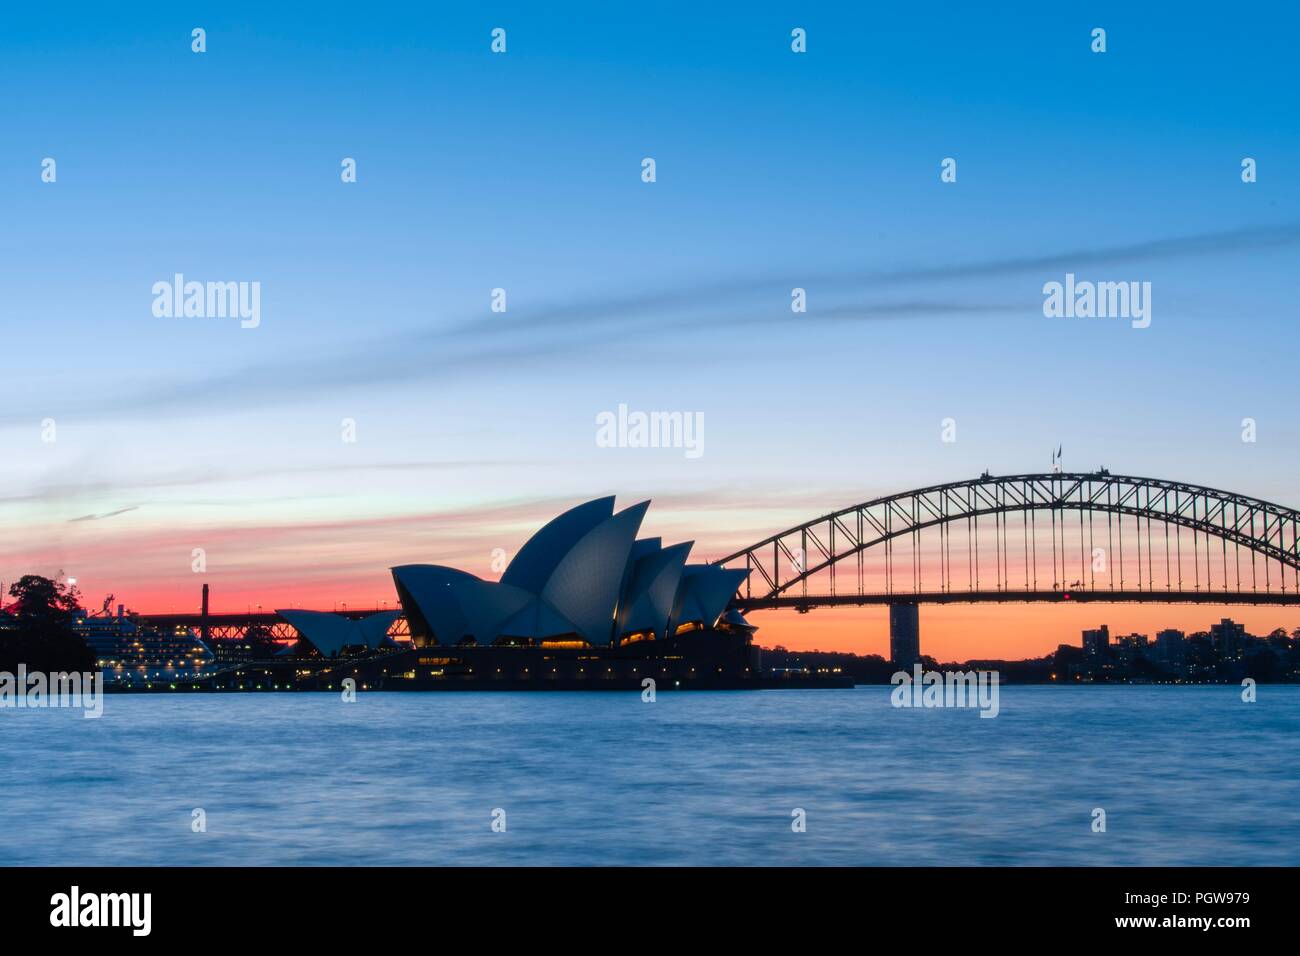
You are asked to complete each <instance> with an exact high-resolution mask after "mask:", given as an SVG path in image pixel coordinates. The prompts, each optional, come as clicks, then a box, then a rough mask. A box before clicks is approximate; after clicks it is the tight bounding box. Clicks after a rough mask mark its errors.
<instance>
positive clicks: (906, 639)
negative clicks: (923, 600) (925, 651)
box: [889, 604, 921, 671]
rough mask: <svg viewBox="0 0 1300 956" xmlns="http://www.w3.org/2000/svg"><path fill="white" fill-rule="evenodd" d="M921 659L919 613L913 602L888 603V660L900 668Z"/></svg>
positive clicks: (904, 668)
mask: <svg viewBox="0 0 1300 956" xmlns="http://www.w3.org/2000/svg"><path fill="white" fill-rule="evenodd" d="M920 659H921V614H920V608H918V607H917V606H916V605H915V604H891V605H889V660H890V662H891V663H892V664H893V665H894V666H895V667H897V668H899V669H900V670H908V671H910V670H911V669H912V665H914V664H915V663H916V662H917V661H919V660H920Z"/></svg>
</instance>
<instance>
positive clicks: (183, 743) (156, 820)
mask: <svg viewBox="0 0 1300 956" xmlns="http://www.w3.org/2000/svg"><path fill="white" fill-rule="evenodd" d="M889 690H890V689H889V688H888V687H860V688H857V689H854V690H841V691H821V690H808V691H800V690H781V691H758V692H753V691H750V692H731V693H702V692H690V693H679V694H673V693H662V694H660V695H659V697H658V700H657V701H656V702H655V703H643V702H642V700H641V695H640V693H639V692H629V693H626V694H624V693H609V692H593V693H549V692H534V693H432V694H396V693H392V694H377V693H371V694H365V693H362V694H360V695H359V699H358V700H357V702H356V703H353V704H345V703H343V702H342V701H341V700H340V699H339V697H338V696H337V695H333V694H280V695H259V694H242V695H230V696H218V695H195V696H193V697H188V696H187V697H180V696H167V695H162V696H157V697H141V696H114V697H110V698H108V700H107V701H106V704H105V713H104V717H103V718H102V719H100V720H84V719H82V716H81V713H80V712H79V711H18V710H4V711H0V731H2V733H3V741H4V746H3V750H2V751H0V772H2V773H3V780H4V782H5V786H4V800H3V802H0V862H2V863H5V864H16V863H22V864H98V865H113V864H239V865H246V864H287V865H293V864H333V863H339V864H467V863H476V864H705V863H708V864H742V865H748V864H886V865H892V864H899V865H915V864H939V865H947V864H957V865H970V864H1078V865H1093V864H1121V865H1128V864H1133V865H1140V864H1148V865H1160V864H1209V865H1253V864H1284V865H1296V864H1298V863H1300V767H1297V759H1296V756H1295V753H1296V746H1295V745H1296V741H1297V732H1300V687H1276V686H1262V687H1260V689H1259V702H1258V703H1255V704H1244V703H1242V702H1241V700H1240V696H1239V689H1238V688H1234V687H1230V686H1228V687H1087V688H1056V687H1003V688H1002V695H1001V713H1000V715H999V716H998V717H997V718H996V719H993V720H988V719H980V717H979V713H978V711H976V710H922V709H911V710H895V709H893V708H891V707H890V705H889ZM1095 807H1102V808H1104V809H1105V811H1106V817H1107V832H1106V833H1104V834H1095V833H1093V832H1092V831H1091V822H1092V811H1093V809H1094V808H1095ZM195 808H202V809H203V810H204V811H206V816H207V832H206V833H194V832H191V819H192V817H191V813H192V811H193V810H194V809H195ZM494 808H501V809H504V810H505V811H506V823H507V829H506V832H505V833H494V832H492V830H491V827H490V824H491V819H492V811H493V809H494ZM794 808H802V809H804V810H805V811H806V813H807V832H804V833H795V832H792V830H791V826H790V823H791V811H792V810H793V809H794Z"/></svg>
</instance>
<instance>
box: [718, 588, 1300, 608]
mask: <svg viewBox="0 0 1300 956" xmlns="http://www.w3.org/2000/svg"><path fill="white" fill-rule="evenodd" d="M985 603H989V604H1067V603H1069V604H1080V603H1093V604H1102V603H1109V604H1261V605H1300V593H1296V592H1294V591H1291V592H1286V593H1283V592H1281V591H1272V592H1266V591H1145V590H1144V591H1136V590H1132V591H1118V590H1116V591H1109V590H1106V591H1103V590H1078V591H1023V590H1021V591H1012V590H993V591H894V592H892V593H883V592H881V593H872V594H781V595H778V596H776V597H753V598H738V599H736V601H735V602H734V604H735V606H736V607H738V608H740V610H742V611H762V610H774V609H778V608H792V609H795V610H807V609H809V608H814V607H861V606H865V605H871V604H985Z"/></svg>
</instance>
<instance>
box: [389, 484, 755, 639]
mask: <svg viewBox="0 0 1300 956" xmlns="http://www.w3.org/2000/svg"><path fill="white" fill-rule="evenodd" d="M649 506H650V502H648V501H643V502H641V503H640V504H636V505H633V506H632V507H630V508H626V509H624V510H623V511H620V512H618V513H617V514H615V513H614V499H613V498H612V497H609V498H597V499H596V500H595V501H589V502H587V503H586V504H582V505H578V506H577V507H576V508H572V509H570V510H569V511H566V512H565V513H564V514H562V515H560V516H559V517H558V518H555V519H554V520H552V521H551V522H550V523H549V524H547V525H546V526H545V527H543V528H542V529H541V530H540V531H538V532H537V533H536V534H534V535H533V536H532V537H531V538H529V539H528V541H527V542H525V544H524V545H523V547H522V548H520V549H519V552H518V553H517V554H516V555H515V556H514V559H513V560H512V561H511V562H510V564H509V565H508V566H507V567H506V569H505V572H504V573H503V574H502V575H501V580H500V581H485V580H483V579H482V578H479V577H476V576H475V575H473V574H470V573H469V572H467V571H461V570H458V569H456V568H448V567H443V566H440V565H434V564H412V565H404V566H402V567H396V568H393V569H392V572H393V581H394V583H395V584H396V586H397V594H398V598H399V599H400V600H401V602H402V609H403V611H404V612H405V614H406V619H407V623H408V626H409V627H410V631H411V639H412V641H413V642H414V644H415V646H416V647H428V646H434V645H438V646H443V647H458V646H465V645H478V646H482V645H520V646H547V645H552V646H568V647H611V646H613V647H617V646H622V645H625V644H632V643H636V642H639V641H663V640H666V639H668V638H671V637H676V636H678V635H681V634H686V633H689V632H691V631H697V630H705V629H711V628H714V627H715V625H717V624H718V623H719V622H720V619H721V618H722V615H723V612H724V611H725V610H726V608H727V604H728V603H729V602H730V601H731V598H732V596H733V595H734V594H735V593H736V589H737V588H739V587H740V585H741V583H743V582H744V580H745V578H746V577H747V576H748V574H749V572H748V571H744V570H732V569H729V568H723V567H719V566H717V565H713V564H688V563H687V560H686V559H687V555H688V554H689V553H690V549H691V545H692V542H689V541H688V542H684V543H682V544H674V545H668V546H665V545H664V544H663V542H662V541H661V540H660V539H659V538H640V539H639V538H637V532H638V531H639V530H640V528H641V521H642V519H643V518H644V517H645V513H646V510H647V509H648V508H649ZM736 618H737V619H738V620H733V621H732V622H731V623H732V624H733V625H735V626H738V627H747V626H748V625H745V624H743V621H744V619H743V618H740V617H739V615H736Z"/></svg>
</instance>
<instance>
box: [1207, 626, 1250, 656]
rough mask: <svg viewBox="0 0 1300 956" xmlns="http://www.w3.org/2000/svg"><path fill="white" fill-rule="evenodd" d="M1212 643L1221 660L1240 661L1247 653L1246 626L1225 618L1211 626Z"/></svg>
mask: <svg viewBox="0 0 1300 956" xmlns="http://www.w3.org/2000/svg"><path fill="white" fill-rule="evenodd" d="M1210 641H1211V643H1213V645H1214V649H1215V650H1216V651H1217V652H1218V654H1219V657H1220V659H1222V660H1225V661H1239V660H1241V659H1242V658H1243V657H1244V656H1245V653H1246V626H1245V625H1244V624H1238V623H1236V622H1235V621H1233V620H1232V619H1230V618H1226V617H1225V618H1223V619H1222V620H1221V621H1219V623H1218V624H1211V625H1210Z"/></svg>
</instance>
